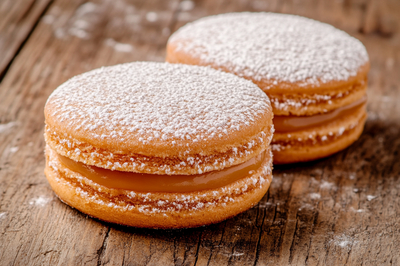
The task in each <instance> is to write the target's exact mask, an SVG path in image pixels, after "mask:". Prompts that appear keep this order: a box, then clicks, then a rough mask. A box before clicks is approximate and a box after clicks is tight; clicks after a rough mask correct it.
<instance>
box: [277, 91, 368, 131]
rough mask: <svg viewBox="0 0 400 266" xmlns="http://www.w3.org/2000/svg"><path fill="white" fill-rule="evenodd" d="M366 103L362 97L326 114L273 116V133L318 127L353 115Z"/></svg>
mask: <svg viewBox="0 0 400 266" xmlns="http://www.w3.org/2000/svg"><path fill="white" fill-rule="evenodd" d="M366 102H367V96H364V97H362V98H361V99H359V100H357V101H355V102H353V103H351V104H349V105H346V106H343V107H340V108H337V109H336V110H333V111H332V112H329V113H326V114H319V115H312V116H274V120H273V122H274V126H275V131H276V132H278V133H285V132H294V131H300V130H305V129H309V128H312V127H316V126H320V125H323V124H326V123H329V122H331V121H333V120H335V119H337V118H340V117H344V116H348V115H351V114H354V113H355V112H357V111H358V110H359V109H360V108H364V107H365V104H366Z"/></svg>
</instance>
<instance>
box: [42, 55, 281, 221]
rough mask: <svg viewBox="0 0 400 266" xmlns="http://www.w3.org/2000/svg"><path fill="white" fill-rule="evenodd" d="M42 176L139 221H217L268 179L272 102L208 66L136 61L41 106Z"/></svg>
mask: <svg viewBox="0 0 400 266" xmlns="http://www.w3.org/2000/svg"><path fill="white" fill-rule="evenodd" d="M44 112H45V119H46V127H45V140H46V151H45V153H46V169H45V174H46V177H47V179H48V181H49V183H50V185H51V187H52V188H53V190H54V191H55V193H56V194H57V195H58V197H59V198H60V199H61V200H62V201H63V202H65V203H66V204H68V205H70V206H72V207H74V208H76V209H78V210H80V211H82V212H84V213H86V214H88V215H90V216H93V217H96V218H98V219H101V220H104V221H108V222H112V223H118V224H123V225H129V226H136V227H147V228H184V227H195V226H201V225H206V224H210V223H217V222H220V221H222V220H224V219H227V218H229V217H232V216H234V215H236V214H238V213H240V212H243V211H245V210H247V209H249V208H250V207H252V206H253V205H255V204H256V203H257V202H258V201H259V200H260V199H261V198H262V197H263V195H264V194H265V193H266V191H267V190H268V188H269V185H270V183H271V180H272V174H271V165H272V153H271V147H270V142H271V139H272V134H273V125H272V117H273V113H272V107H271V104H270V101H269V99H268V97H267V96H266V95H265V93H263V92H262V91H261V90H260V89H259V88H258V87H257V86H256V85H254V84H253V83H252V82H250V81H247V80H245V79H241V78H239V77H237V76H235V75H233V74H229V73H224V72H221V71H217V70H214V69H212V68H206V67H199V66H189V65H180V64H168V63H151V62H135V63H129V64H122V65H116V66H111V67H103V68H100V69H96V70H93V71H90V72H87V73H84V74H82V75H79V76H76V77H73V78H72V79H70V80H68V81H67V82H65V83H64V84H62V85H61V86H59V87H58V88H57V89H56V90H55V91H54V92H53V93H52V94H51V95H50V97H49V99H48V101H47V103H46V106H45V111H44Z"/></svg>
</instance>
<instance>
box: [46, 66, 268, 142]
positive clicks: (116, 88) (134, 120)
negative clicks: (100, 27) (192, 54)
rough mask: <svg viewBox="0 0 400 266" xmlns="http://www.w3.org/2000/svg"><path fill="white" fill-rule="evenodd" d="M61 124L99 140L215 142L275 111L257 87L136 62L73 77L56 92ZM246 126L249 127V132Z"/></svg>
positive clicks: (53, 101)
mask: <svg viewBox="0 0 400 266" xmlns="http://www.w3.org/2000/svg"><path fill="white" fill-rule="evenodd" d="M49 104H50V105H51V106H52V107H51V109H52V113H51V114H49V115H50V116H53V117H54V119H55V120H57V121H60V122H63V121H64V123H65V124H66V125H67V127H68V128H70V129H71V130H72V131H78V130H87V131H90V132H91V134H92V136H91V137H92V138H95V139H101V140H102V139H105V138H112V139H119V140H121V141H123V140H124V139H129V138H130V137H133V136H134V137H137V138H138V140H139V141H140V142H142V143H148V142H151V141H152V140H155V139H159V140H163V141H171V144H174V143H176V142H179V140H184V141H185V140H192V141H194V142H196V141H199V140H207V139H211V138H222V137H224V136H227V135H228V134H229V131H230V132H232V131H237V130H243V127H246V126H248V125H251V124H254V123H256V119H257V117H260V116H262V115H265V113H266V112H267V111H268V110H269V111H271V106H270V102H269V99H268V97H267V96H266V95H265V94H264V93H263V92H262V91H261V90H260V89H259V88H258V87H257V86H256V85H254V84H253V83H251V82H249V81H247V80H244V79H241V78H238V77H236V76H234V75H232V74H229V73H223V72H220V71H217V70H214V69H211V68H207V67H198V66H188V65H179V64H167V63H153V62H135V63H128V64H122V65H116V66H112V67H103V68H100V69H96V70H93V71H90V72H87V73H84V74H82V75H79V76H76V77H73V78H72V79H70V80H68V81H67V82H65V83H64V84H62V85H61V86H60V87H58V88H57V90H55V91H54V92H53V94H52V95H51V96H50V97H49V100H48V102H47V105H49ZM240 125H242V128H241V126H240Z"/></svg>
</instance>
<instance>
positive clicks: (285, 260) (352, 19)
mask: <svg viewBox="0 0 400 266" xmlns="http://www.w3.org/2000/svg"><path fill="white" fill-rule="evenodd" d="M10 2H11V1H10ZM25 2H29V3H31V4H29V3H25ZM47 3H49V1H36V2H34V1H19V4H13V5H12V6H7V8H6V9H1V10H0V36H6V37H2V38H3V40H4V38H5V39H6V42H5V43H6V45H4V44H0V47H1V50H0V51H1V54H2V55H5V56H4V57H2V58H0V72H1V71H2V70H3V69H5V67H4V66H5V65H8V62H11V59H12V58H14V57H15V58H14V60H13V61H12V64H11V65H10V67H9V69H8V71H7V73H6V75H5V76H4V79H3V80H2V83H1V84H0V262H1V263H0V264H1V265H345V264H346V265H400V254H399V251H400V197H399V191H400V105H399V104H398V103H397V102H398V100H399V99H400V71H399V69H400V27H399V26H400V21H399V20H400V3H399V2H398V1H397V0H391V1H390V0H388V1H378V0H371V1H362V0H357V1H355V0H353V1H351V0H346V1H330V0H327V1H317V0H298V1H287V0H286V1H278V0H271V1H261V0H253V1H228V0H225V1H224V0H209V1H194V2H192V1H183V2H179V1H178V0H175V1H163V0H150V1H148V0H138V1H127V0H117V1H111V0H109V1H107V0H103V1H102V0H98V1H93V2H85V1H83V0H72V1H64V0H55V1H53V2H52V3H51V4H50V6H49V8H48V9H47V10H46V5H47ZM8 5H10V4H8ZM17 6H18V10H17ZM28 6H34V7H35V11H29V12H30V13H29V14H31V15H29V16H28V17H29V19H28V18H26V19H22V20H21V19H13V18H9V17H8V16H11V15H10V14H17V13H18V12H20V13H18V14H24V12H23V11H21V10H31V9H32V8H28ZM25 7H26V9H25ZM4 10H6V11H4ZM7 10H13V11H7ZM32 10H33V9H32ZM40 10H42V11H40ZM43 10H45V13H44V14H43V15H42V16H39V15H40V14H41V12H43ZM245 10H248V11H274V12H284V13H293V14H299V15H303V16H307V17H311V18H314V19H318V20H321V21H324V22H328V23H331V24H333V25H334V26H336V27H338V28H341V29H343V30H345V31H347V32H349V33H350V34H351V35H354V36H356V37H357V38H359V39H360V40H361V41H362V42H363V43H364V44H365V45H366V47H367V49H368V52H369V54H370V58H371V64H372V68H371V72H370V76H369V78H370V79H369V89H368V94H369V103H368V113H369V118H368V121H367V124H366V127H365V131H364V133H363V135H362V136H361V138H360V139H359V140H358V141H357V142H356V143H355V144H354V145H352V146H351V147H350V148H348V149H346V150H345V151H342V152H340V153H338V154H336V155H334V156H331V157H329V158H326V159H323V160H319V161H316V162H311V163H306V164H297V165H290V166H284V167H276V169H275V171H274V180H273V183H272V186H271V188H270V190H269V192H268V193H267V194H266V195H265V197H264V198H263V199H262V200H261V202H260V203H259V204H258V205H257V206H255V207H254V208H252V209H250V210H248V211H247V212H245V213H242V214H240V215H238V216H237V217H235V218H233V219H230V220H227V221H225V222H222V223H220V224H216V225H211V226H206V227H201V228H197V229H189V230H145V229H137V228H127V227H122V226H116V225H111V224H107V223H103V222H99V221H97V220H93V219H90V218H87V217H86V216H85V215H83V214H81V213H79V212H78V211H76V210H74V209H72V208H70V207H68V206H66V205H64V204H63V203H61V202H60V201H59V200H58V199H57V198H56V197H55V195H54V194H53V192H52V191H51V189H50V187H49V185H48V184H47V181H46V179H45V177H44V174H43V168H44V156H43V149H44V140H43V128H44V124H43V121H44V118H43V107H44V104H45V102H46V99H47V97H48V96H49V94H50V93H51V92H52V91H53V90H54V89H55V88H56V87H57V86H58V85H60V84H61V83H62V82H64V81H65V80H66V79H68V78H70V77H72V76H73V75H76V74H78V73H81V72H84V71H87V70H90V69H93V68H96V67H99V66H102V65H112V64H116V63H122V62H129V61H134V60H152V61H163V60H164V56H165V50H164V49H165V44H166V41H167V39H168V36H169V35H170V33H171V32H173V31H174V30H176V29H177V28H178V27H180V26H182V25H183V24H185V23H187V22H189V21H191V20H195V19H197V18H200V17H203V16H206V15H210V14H217V13H224V12H232V11H245ZM17 11H18V12H17ZM21 12H22V13H21ZM25 13H26V12H25ZM4 14H6V15H4ZM14 16H17V15H14ZM20 16H21V17H24V15H20ZM35 19H37V21H35ZM21 21H22V22H21ZM18 23H20V24H21V23H22V24H23V26H21V28H23V29H19V30H17V28H18V27H16V28H15V30H12V31H10V30H9V29H10V27H11V28H12V27H13V25H17V24H18ZM36 23H37V24H36ZM18 25H19V24H18ZM35 25H36V26H35ZM29 29H34V30H33V32H32V34H30V35H29V31H30V30H29ZM24 36H25V38H26V37H27V36H29V38H28V39H27V41H26V42H25V43H24V44H23V46H22V48H21V49H20V51H19V53H17V51H18V50H19V48H18V47H19V46H20V45H21V44H22V43H23V40H24ZM3 42H4V41H3ZM4 62H5V63H4Z"/></svg>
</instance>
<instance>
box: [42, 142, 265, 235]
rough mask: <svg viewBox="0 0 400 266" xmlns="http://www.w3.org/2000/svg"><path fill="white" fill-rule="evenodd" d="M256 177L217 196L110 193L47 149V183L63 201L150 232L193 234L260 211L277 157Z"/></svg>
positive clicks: (217, 191) (208, 193)
mask: <svg viewBox="0 0 400 266" xmlns="http://www.w3.org/2000/svg"><path fill="white" fill-rule="evenodd" d="M268 154H269V156H267V157H266V160H265V161H264V163H263V165H262V167H261V168H260V169H259V170H258V171H257V172H255V173H253V174H252V175H250V176H247V177H245V178H243V179H240V180H238V181H236V182H234V183H232V184H229V185H227V186H224V187H221V188H219V189H215V190H204V191H198V192H190V193H157V192H156V193H140V192H133V191H126V190H122V189H109V188H107V187H104V186H101V185H99V184H96V183H94V182H92V181H90V180H89V179H87V178H85V177H83V176H81V175H80V174H78V173H75V172H72V171H71V170H69V169H67V168H65V167H64V166H63V165H62V164H61V163H60V162H59V161H58V159H57V156H55V153H54V151H52V150H51V149H50V148H47V149H46V169H45V174H46V177H47V179H48V181H49V183H50V185H51V187H52V188H53V190H54V191H55V193H56V194H57V195H58V196H59V197H60V199H61V200H62V201H63V202H65V203H67V204H68V205H70V206H72V207H74V208H76V209H78V210H80V211H82V212H84V213H86V214H89V215H90V216H93V217H96V218H98V219H100V220H104V221H108V222H113V223H118V224H123V225H129V226H135V227H147V228H187V227H196V226H201V225H206V224H211V223H217V222H220V221H222V220H225V219H227V218H229V217H232V216H234V215H236V214H238V213H240V212H243V211H245V210H247V209H248V208H250V207H251V206H253V205H255V204H256V203H257V202H258V201H259V200H260V199H261V198H262V197H263V195H264V194H265V193H266V191H267V190H268V188H269V185H270V183H271V180H272V174H271V167H272V157H271V153H270V152H268Z"/></svg>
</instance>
